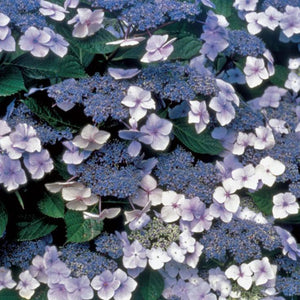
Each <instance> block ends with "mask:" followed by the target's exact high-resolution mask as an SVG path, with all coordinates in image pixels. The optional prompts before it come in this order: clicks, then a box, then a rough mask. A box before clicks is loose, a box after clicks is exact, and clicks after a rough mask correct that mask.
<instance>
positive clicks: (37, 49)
mask: <svg viewBox="0 0 300 300" xmlns="http://www.w3.org/2000/svg"><path fill="white" fill-rule="evenodd" d="M50 39H51V36H50V35H49V34H48V33H46V32H45V31H43V30H39V29H37V28H35V27H33V26H31V27H29V28H28V29H27V30H26V31H25V33H24V35H22V36H21V38H20V40H19V45H20V48H21V49H22V50H25V51H30V53H31V54H32V55H33V56H36V57H44V56H46V55H47V54H48V52H49V50H50V48H49V47H48V46H47V43H48V42H49V41H50Z"/></svg>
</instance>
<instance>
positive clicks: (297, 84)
mask: <svg viewBox="0 0 300 300" xmlns="http://www.w3.org/2000/svg"><path fill="white" fill-rule="evenodd" d="M284 86H285V87H286V88H287V89H291V90H292V91H294V92H295V93H298V92H299V91H300V76H298V75H297V73H295V72H290V73H289V76H288V78H287V80H286V82H285V83H284Z"/></svg>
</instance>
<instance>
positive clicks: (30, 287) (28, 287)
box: [16, 270, 40, 299]
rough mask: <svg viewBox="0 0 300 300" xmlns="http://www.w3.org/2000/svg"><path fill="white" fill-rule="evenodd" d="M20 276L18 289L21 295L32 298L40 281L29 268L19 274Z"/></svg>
mask: <svg viewBox="0 0 300 300" xmlns="http://www.w3.org/2000/svg"><path fill="white" fill-rule="evenodd" d="M19 278H20V281H19V283H18V285H17V287H16V289H17V290H19V294H20V296H21V297H23V298H25V299H30V298H31V297H32V296H33V294H34V291H35V289H36V288H37V287H39V286H40V283H39V282H38V281H37V280H36V279H34V278H33V277H32V276H31V274H30V273H29V271H28V270H26V271H24V272H22V273H21V274H20V275H19Z"/></svg>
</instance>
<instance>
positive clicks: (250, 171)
mask: <svg viewBox="0 0 300 300" xmlns="http://www.w3.org/2000/svg"><path fill="white" fill-rule="evenodd" d="M231 177H232V179H233V180H234V181H235V182H236V187H237V189H242V188H243V187H244V188H247V189H253V190H255V189H256V188H257V185H258V176H257V174H256V171H255V168H254V167H253V165H252V164H248V165H246V166H244V167H243V168H238V169H235V170H233V171H232V172H231Z"/></svg>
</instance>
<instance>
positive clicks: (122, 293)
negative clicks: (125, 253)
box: [114, 269, 137, 300]
mask: <svg viewBox="0 0 300 300" xmlns="http://www.w3.org/2000/svg"><path fill="white" fill-rule="evenodd" d="M114 276H115V278H116V279H117V280H119V281H120V286H119V287H118V289H117V290H116V291H115V294H114V299H115V300H130V299H131V296H132V295H131V294H132V292H133V291H134V290H135V289H136V287H137V282H136V281H135V280H134V279H133V278H131V277H129V276H127V274H126V273H125V272H124V271H123V270H121V269H117V270H116V271H115V272H114Z"/></svg>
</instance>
